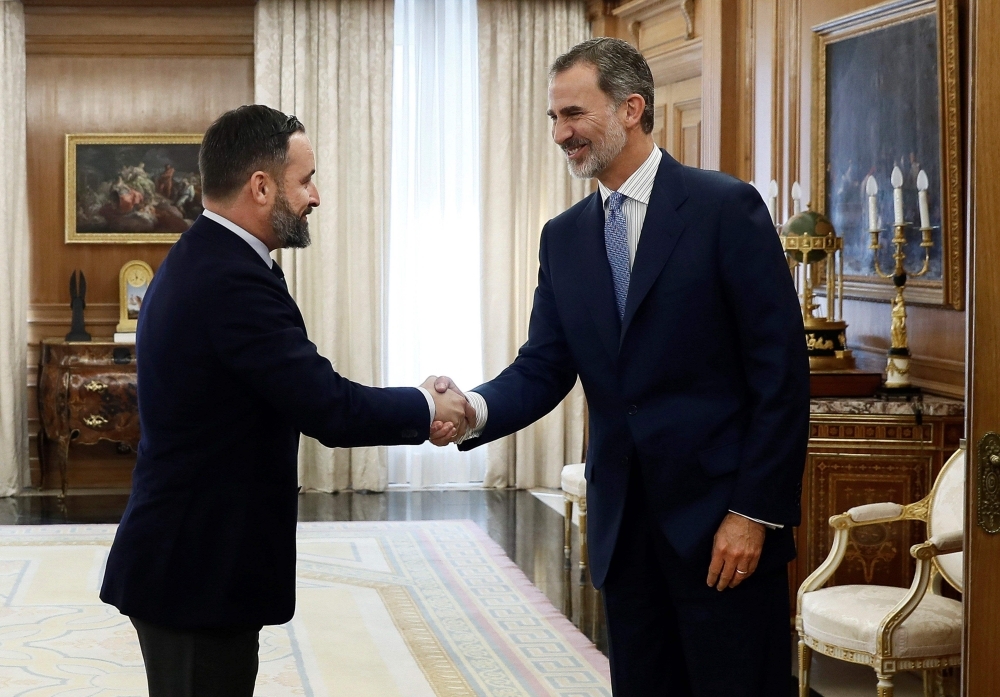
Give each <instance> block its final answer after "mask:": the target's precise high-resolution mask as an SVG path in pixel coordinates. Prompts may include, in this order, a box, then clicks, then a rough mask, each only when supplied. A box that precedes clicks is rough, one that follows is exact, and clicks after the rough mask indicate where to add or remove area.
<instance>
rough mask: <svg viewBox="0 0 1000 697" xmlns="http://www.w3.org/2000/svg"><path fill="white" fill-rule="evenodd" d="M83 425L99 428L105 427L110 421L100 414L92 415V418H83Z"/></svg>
mask: <svg viewBox="0 0 1000 697" xmlns="http://www.w3.org/2000/svg"><path fill="white" fill-rule="evenodd" d="M83 423H85V424H87V425H88V426H90V427H91V428H97V427H98V426H103V425H105V424H106V423H108V420H107V419H105V418H104V417H103V416H100V415H98V414H91V415H90V416H85V417H83Z"/></svg>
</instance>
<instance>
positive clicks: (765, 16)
mask: <svg viewBox="0 0 1000 697" xmlns="http://www.w3.org/2000/svg"><path fill="white" fill-rule="evenodd" d="M752 5H753V8H754V9H753V12H754V25H753V59H754V61H753V90H752V91H753V105H752V107H751V109H752V111H753V126H754V130H753V142H752V154H753V169H752V170H751V172H752V174H751V178H752V179H753V181H754V183H755V184H756V185H757V188H758V190H760V191H762V192H765V193H766V191H767V188H766V187H767V183H768V182H769V181H770V180H771V179H772V177H773V176H774V157H773V148H772V144H773V143H774V136H775V134H774V130H775V119H774V98H773V91H774V70H775V63H776V61H775V55H774V35H775V28H776V26H777V0H755V1H754V2H753V3H752Z"/></svg>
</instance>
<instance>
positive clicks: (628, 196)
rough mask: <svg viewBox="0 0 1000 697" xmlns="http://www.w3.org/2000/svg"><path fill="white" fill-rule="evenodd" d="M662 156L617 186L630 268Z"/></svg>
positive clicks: (479, 412) (479, 427) (480, 419)
mask: <svg viewBox="0 0 1000 697" xmlns="http://www.w3.org/2000/svg"><path fill="white" fill-rule="evenodd" d="M662 158H663V153H661V152H660V149H659V148H658V147H656V146H655V145H654V146H653V150H652V152H650V153H649V157H647V158H646V159H645V161H643V163H642V164H641V165H639V168H638V169H637V170H635V171H634V172H632V174H631V175H630V176H629V178H628V179H626V180H625V181H624V182H623V183H622V185H621V186H620V187H619V188H618V193H620V194H621V195H622V196H624V197H625V200H624V201H623V202H622V212H623V213H624V214H625V227H626V229H627V231H628V261H629V268H631V267H632V265H633V264H635V252H636V249H638V248H639V236H640V235H641V234H642V225H643V223H644V222H646V209H647V208H649V197H650V195H651V194H652V193H653V182H654V181H655V180H656V172H657V171H658V170H659V168H660V160H661V159H662ZM597 189H598V191H599V192H600V194H601V203H602V204H603V206H604V217H605V219H607V215H608V198H609V197H610V196H611V194H612V193H613V192H612V191H611V189H609V188H608V187H606V186H605V185H604V182H602V181H600V180H598V181H597ZM466 396H467V397H468V398H469V403H470V404H472V406H473V408H475V410H476V428H475V429H474V430H472V431H470V432H468V433H467V434H466V435H465V437H464V438H461V439H459V442H461V441H463V440H467V439H469V438H475V437H477V436H479V435H480V434H481V433H482V432H483V427H484V426H485V425H486V418H487V416H488V413H487V410H486V400H485V399H483V398H482V396H481V395H479V394H476V393H475V392H469V393H467V395H466ZM730 512H731V513H735V514H736V515H740V516H743V517H744V518H747V519H749V520H752V521H754V522H755V523H760V524H761V525H766V526H767V527H769V528H780V527H783V526H781V525H776V524H774V523H768V522H766V521H763V520H757V519H756V518H751V517H750V516H748V515H744V514H742V513H740V512H739V511H732V510H731V511H730Z"/></svg>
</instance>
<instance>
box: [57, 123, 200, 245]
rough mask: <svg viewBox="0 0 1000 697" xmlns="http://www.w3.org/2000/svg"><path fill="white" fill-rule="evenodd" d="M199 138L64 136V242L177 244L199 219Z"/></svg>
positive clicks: (183, 135)
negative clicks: (182, 235) (196, 219)
mask: <svg viewBox="0 0 1000 697" xmlns="http://www.w3.org/2000/svg"><path fill="white" fill-rule="evenodd" d="M201 138H202V137H201V136H200V135H197V134H148V133H147V134H143V133H122V134H107V133H103V134H93V133H88V134H68V135H67V136H66V242H84V243H86V242H105V243H107V242H117V243H122V242H124V243H132V244H145V243H150V242H165V243H172V242H176V241H177V239H178V238H179V237H180V236H181V233H183V232H184V231H185V230H187V229H188V228H189V227H191V224H192V223H193V222H194V220H195V218H197V217H198V216H199V215H200V214H201V211H202V206H201V176H200V174H199V172H198V150H199V149H200V148H201Z"/></svg>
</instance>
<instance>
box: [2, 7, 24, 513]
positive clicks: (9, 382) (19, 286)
mask: <svg viewBox="0 0 1000 697" xmlns="http://www.w3.org/2000/svg"><path fill="white" fill-rule="evenodd" d="M24 63H25V57H24V7H23V6H22V5H21V3H20V2H19V1H18V0H0V249H3V252H2V253H0V496H10V495H12V494H15V493H17V490H18V488H19V487H20V485H21V477H22V473H25V472H27V471H28V382H27V370H26V365H27V360H28V357H27V354H28V197H27V190H28V185H27V163H26V159H25V158H26V152H25V93H24V70H25V68H24Z"/></svg>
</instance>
